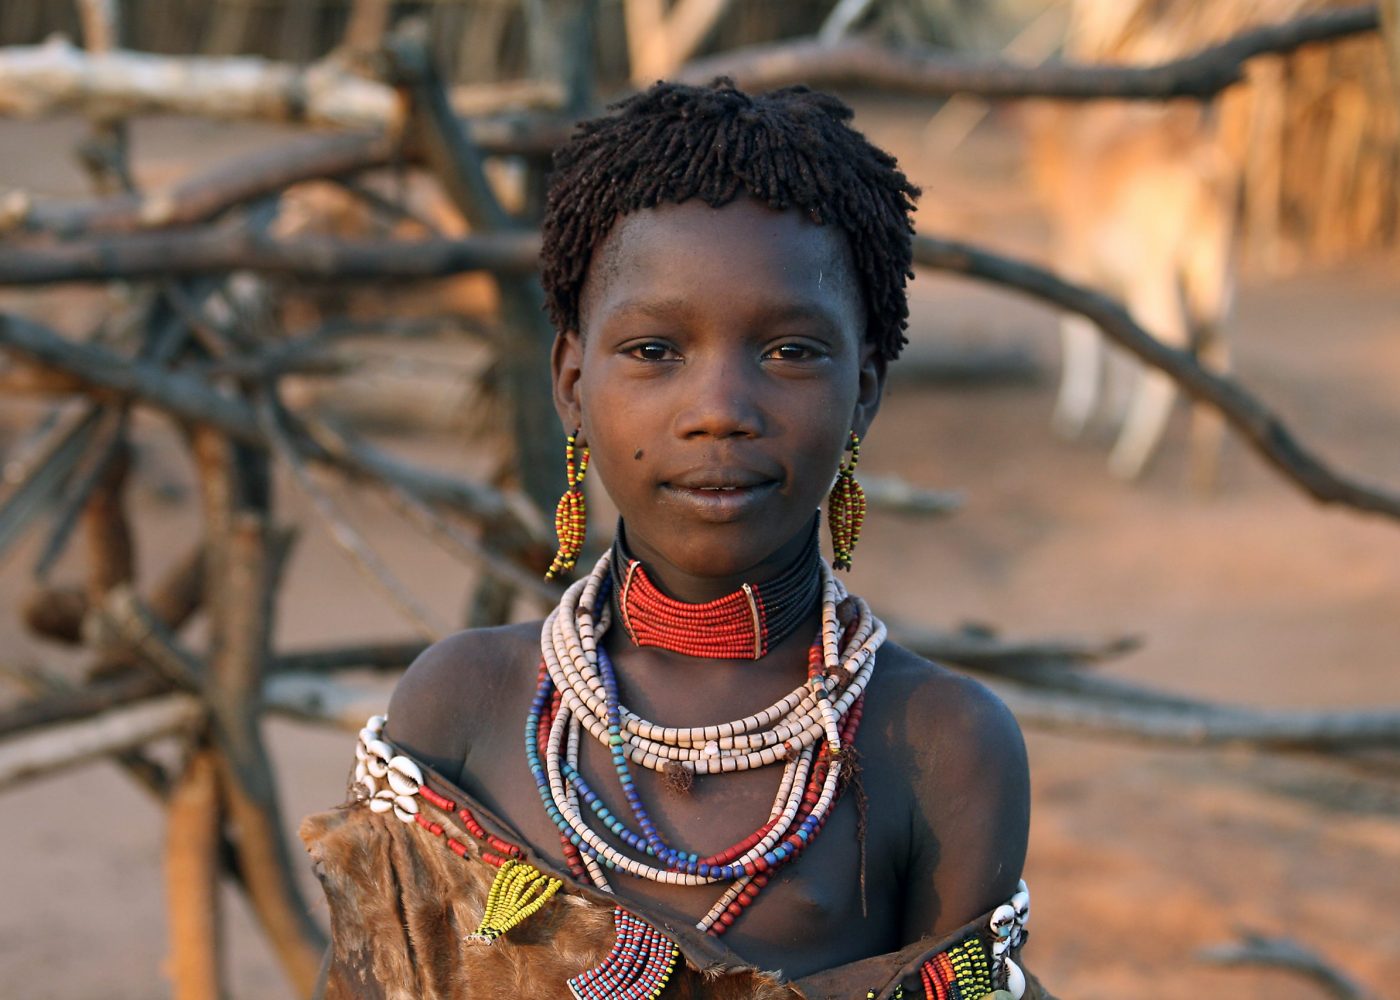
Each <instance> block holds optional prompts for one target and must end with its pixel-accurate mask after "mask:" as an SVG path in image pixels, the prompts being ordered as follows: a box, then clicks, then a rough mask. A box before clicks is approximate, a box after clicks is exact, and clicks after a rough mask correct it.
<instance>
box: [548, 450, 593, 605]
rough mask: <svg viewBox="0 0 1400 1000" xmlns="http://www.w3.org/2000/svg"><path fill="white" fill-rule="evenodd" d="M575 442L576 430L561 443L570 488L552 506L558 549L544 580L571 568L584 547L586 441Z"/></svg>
mask: <svg viewBox="0 0 1400 1000" xmlns="http://www.w3.org/2000/svg"><path fill="white" fill-rule="evenodd" d="M577 444H578V431H577V430H575V431H574V432H573V433H572V434H570V435H569V438H568V441H567V443H566V444H565V445H564V470H565V475H566V476H567V477H568V480H569V488H568V489H567V490H565V491H564V495H563V496H562V497H560V498H559V506H557V507H555V508H554V533H555V535H557V536H558V538H559V551H558V552H556V553H555V554H554V562H552V563H550V564H549V570H548V572H546V573H545V575H544V578H545V579H546V580H553V579H554V578H555V577H556V576H558V575H559V574H560V573H562V572H564V571H565V570H570V569H573V568H574V564H575V563H577V562H578V557H579V553H580V552H582V551H583V535H584V532H585V531H586V530H587V528H588V508H587V506H585V504H584V500H583V474H584V473H585V472H587V471H588V445H584V446H583V447H582V448H577V447H576V446H577ZM576 457H577V464H576V463H575V458H576Z"/></svg>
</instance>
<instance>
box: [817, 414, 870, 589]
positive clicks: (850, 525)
mask: <svg viewBox="0 0 1400 1000" xmlns="http://www.w3.org/2000/svg"><path fill="white" fill-rule="evenodd" d="M850 449H851V460H850V462H847V461H846V460H845V459H842V460H841V467H840V468H839V469H837V470H836V483H835V485H833V486H832V487H831V493H830V494H828V496H827V498H826V504H827V506H826V510H827V523H828V524H830V525H831V549H832V554H833V558H832V560H831V565H832V568H834V569H847V570H848V569H850V568H851V553H852V552H854V551H855V547H856V542H858V541H860V526H861V525H862V524H864V523H865V490H863V489H861V487H860V483H858V482H856V463H857V462H858V461H860V435H859V434H857V433H856V432H855V431H851V445H850Z"/></svg>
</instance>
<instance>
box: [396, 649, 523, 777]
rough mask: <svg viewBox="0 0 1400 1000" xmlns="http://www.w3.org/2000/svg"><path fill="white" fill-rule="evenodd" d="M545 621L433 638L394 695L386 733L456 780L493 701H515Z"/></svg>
mask: <svg viewBox="0 0 1400 1000" xmlns="http://www.w3.org/2000/svg"><path fill="white" fill-rule="evenodd" d="M539 648H540V623H539V622H526V623H524V624H519V625H505V626H501V627H499V628H489V629H468V630H465V631H462V632H456V633H454V634H452V635H450V636H448V637H447V638H445V639H442V640H439V641H438V642H435V643H433V644H432V645H431V646H429V647H428V648H427V649H425V650H424V651H423V652H422V653H420V654H419V655H418V658H417V659H416V660H414V661H413V663H412V664H411V665H410V666H409V668H408V670H407V671H406V672H405V673H404V675H403V677H402V678H400V680H399V683H398V685H397V686H395V688H394V693H393V696H392V697H391V698H390V700H389V712H388V716H389V721H388V723H387V726H386V729H385V735H386V736H388V738H389V739H391V740H393V741H394V743H395V744H397V745H399V746H401V747H403V748H404V749H405V750H407V751H408V752H409V753H411V754H413V755H414V756H415V757H417V758H419V759H420V760H422V761H424V762H425V763H427V764H429V765H430V766H431V767H433V768H434V769H435V770H437V771H438V772H440V773H441V774H442V775H443V776H444V777H447V778H449V779H451V780H454V781H455V780H456V779H457V777H458V771H459V770H460V767H461V764H462V761H463V759H464V758H465V756H466V754H467V752H468V751H469V750H470V748H471V745H472V741H473V737H474V734H476V733H477V732H479V731H480V730H481V729H482V728H483V722H484V721H485V720H486V719H488V717H489V716H490V714H491V712H492V711H493V706H497V705H500V704H502V703H503V702H509V701H510V700H512V696H513V694H514V691H513V687H514V686H516V685H518V684H519V683H520V681H521V678H522V677H525V678H533V671H532V670H530V669H522V667H526V668H528V667H529V666H531V665H532V664H533V663H534V661H535V660H538V658H539Z"/></svg>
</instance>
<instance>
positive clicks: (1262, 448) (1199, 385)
mask: <svg viewBox="0 0 1400 1000" xmlns="http://www.w3.org/2000/svg"><path fill="white" fill-rule="evenodd" d="M914 262H915V264H917V265H919V266H922V267H931V268H937V269H939V270H943V271H952V272H954V273H957V274H963V275H966V276H968V277H970V278H978V279H980V280H982V281H988V282H991V283H993V284H997V285H1001V286H1003V287H1007V288H1013V289H1015V290H1017V291H1019V292H1023V293H1024V294H1026V295H1029V296H1030V297H1031V298H1034V299H1039V300H1040V301H1041V302H1045V303H1048V304H1050V305H1053V306H1058V307H1060V308H1062V309H1067V310H1069V311H1070V312H1076V313H1079V314H1081V315H1083V316H1085V317H1087V318H1089V319H1090V320H1092V321H1093V322H1094V323H1095V324H1097V325H1098V327H1099V329H1101V330H1102V331H1103V332H1104V335H1105V336H1107V337H1108V338H1109V339H1110V340H1112V341H1114V342H1115V343H1117V344H1119V345H1120V346H1122V347H1123V348H1124V349H1126V350H1128V351H1130V352H1131V353H1132V354H1134V355H1136V356H1137V357H1138V358H1140V359H1141V360H1142V361H1143V362H1144V363H1146V364H1148V365H1151V366H1152V367H1153V368H1159V369H1161V370H1162V371H1164V372H1166V373H1167V374H1168V375H1170V376H1171V377H1172V379H1173V380H1174V381H1176V383H1177V384H1178V385H1180V386H1181V387H1182V389H1184V390H1185V391H1186V392H1187V393H1189V394H1190V395H1191V396H1192V397H1194V398H1196V399H1199V400H1202V401H1203V402H1207V403H1210V404H1211V405H1213V406H1215V407H1216V408H1217V409H1219V410H1220V412H1221V413H1222V414H1223V415H1224V417H1225V419H1226V420H1227V421H1228V422H1229V423H1230V425H1231V426H1232V427H1234V428H1235V430H1237V431H1238V432H1239V433H1240V434H1241V436H1243V437H1244V439H1245V441H1246V442H1248V443H1249V445H1250V446H1251V447H1252V448H1253V449H1254V450H1255V451H1257V452H1258V453H1259V454H1260V455H1262V456H1263V457H1264V459H1265V460H1266V461H1268V462H1269V464H1271V465H1272V466H1273V467H1274V468H1275V469H1277V470H1278V471H1279V472H1280V473H1282V474H1283V476H1284V478H1285V479H1288V480H1289V481H1291V482H1293V483H1294V484H1296V485H1297V486H1299V487H1301V488H1302V489H1303V491H1304V492H1306V493H1307V494H1308V495H1310V496H1311V497H1313V499H1315V500H1318V501H1320V502H1322V503H1337V504H1342V505H1344V506H1347V507H1353V508H1355V509H1356V510H1361V511H1366V512H1368V513H1372V514H1381V515H1384V516H1385V517H1388V518H1392V519H1400V494H1396V493H1394V492H1392V491H1389V490H1386V489H1384V488H1382V487H1378V486H1367V485H1364V484H1362V483H1360V482H1357V481H1356V480H1354V479H1351V478H1349V477H1346V476H1342V475H1340V474H1338V473H1336V472H1334V471H1333V470H1332V469H1331V468H1330V467H1329V466H1328V465H1327V464H1326V463H1324V462H1323V461H1322V459H1320V458H1318V457H1317V456H1316V455H1314V454H1313V453H1312V452H1310V451H1308V450H1307V449H1305V448H1304V447H1303V446H1302V445H1301V444H1300V443H1299V442H1298V441H1297V439H1296V438H1294V436H1293V435H1292V433H1290V431H1289V430H1288V428H1287V427H1285V426H1284V424H1283V422H1282V421H1281V420H1280V419H1279V418H1278V417H1277V416H1276V415H1275V414H1274V413H1273V411H1271V410H1270V409H1269V408H1268V407H1266V406H1265V405H1264V404H1263V403H1262V402H1260V401H1259V400H1258V399H1256V398H1255V397H1254V396H1252V395H1250V394H1249V393H1248V392H1246V391H1245V389H1244V388H1243V387H1241V386H1240V385H1239V384H1238V383H1236V382H1234V381H1232V380H1230V379H1228V378H1225V377H1223V376H1220V375H1216V374H1214V373H1212V372H1209V371H1206V370H1205V369H1204V368H1202V367H1201V366H1200V365H1198V364H1197V363H1196V361H1195V359H1194V358H1192V357H1191V355H1189V354H1187V353H1186V352H1185V351H1179V350H1176V349H1174V348H1171V347H1168V346H1167V345H1166V344H1164V343H1162V342H1161V341H1160V340H1158V339H1157V338H1155V337H1153V336H1152V335H1151V334H1150V333H1148V332H1147V331H1146V330H1144V329H1143V328H1142V327H1140V326H1138V324H1137V323H1136V322H1135V321H1134V320H1133V318H1132V316H1130V315H1129V314H1128V311H1127V310H1126V309H1125V308H1123V306H1121V305H1119V304H1118V303H1117V302H1115V301H1114V300H1113V299H1110V298H1109V297H1107V296H1106V295H1101V294H1099V293H1098V292H1095V291H1092V290H1091V289H1088V288H1084V287H1082V286H1079V285H1072V284H1070V283H1069V282H1066V281H1063V280H1061V279H1060V278H1057V277H1056V276H1055V275H1053V274H1051V273H1050V272H1049V271H1047V270H1045V269H1044V268H1040V267H1036V266H1035V265H1034V264H1029V263H1026V262H1024V261H1019V260H1015V259H1013V258H1010V257H1003V256H999V255H997V254H992V253H988V252H987V251H985V250H980V249H978V248H977V247H974V246H972V245H970V244H967V243H959V242H956V241H953V240H941V239H936V238H934V237H932V236H916V237H914Z"/></svg>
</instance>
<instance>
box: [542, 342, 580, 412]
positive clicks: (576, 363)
mask: <svg viewBox="0 0 1400 1000" xmlns="http://www.w3.org/2000/svg"><path fill="white" fill-rule="evenodd" d="M549 367H550V372H551V374H552V376H553V380H554V412H556V413H558V414H559V422H560V423H561V424H562V425H563V426H564V433H565V434H572V433H573V432H574V431H575V430H577V429H578V428H579V427H581V426H582V425H583V400H582V399H581V398H580V395H579V379H580V376H581V375H582V374H583V338H582V337H580V336H579V333H578V331H577V330H565V331H564V332H563V333H561V334H559V336H557V337H555V338H554V347H553V348H552V349H551V351H550V358H549Z"/></svg>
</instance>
